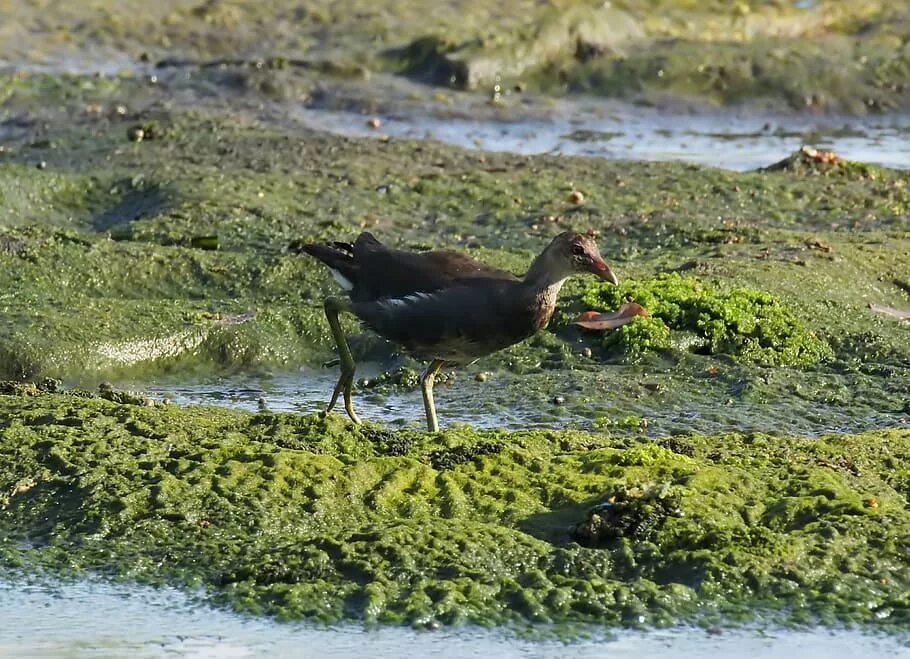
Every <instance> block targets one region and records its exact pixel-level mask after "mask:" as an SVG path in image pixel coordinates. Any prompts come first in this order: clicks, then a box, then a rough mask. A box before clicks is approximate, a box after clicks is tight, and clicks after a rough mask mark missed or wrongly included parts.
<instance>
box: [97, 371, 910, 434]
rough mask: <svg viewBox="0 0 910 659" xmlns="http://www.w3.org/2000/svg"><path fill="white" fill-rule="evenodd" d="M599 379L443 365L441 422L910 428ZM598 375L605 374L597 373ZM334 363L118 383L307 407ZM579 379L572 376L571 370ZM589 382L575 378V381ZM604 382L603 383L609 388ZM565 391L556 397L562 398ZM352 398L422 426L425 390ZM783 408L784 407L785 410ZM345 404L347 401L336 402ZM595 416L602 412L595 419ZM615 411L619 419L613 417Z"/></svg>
mask: <svg viewBox="0 0 910 659" xmlns="http://www.w3.org/2000/svg"><path fill="white" fill-rule="evenodd" d="M380 370H381V369H380V367H379V365H378V364H375V363H367V364H364V365H362V366H361V367H360V368H359V370H358V377H364V376H365V377H367V378H372V377H375V376H376V375H377V374H378V373H379V372H380ZM602 371H603V372H604V373H605V375H604V376H602V377H603V383H602V384H600V386H599V390H598V391H597V392H590V393H589V392H586V391H585V386H593V385H591V384H590V383H591V382H592V381H591V380H590V379H586V380H581V376H577V375H576V376H574V377H573V376H566V375H565V374H560V373H559V372H555V373H551V374H532V375H525V376H520V377H517V376H514V375H512V374H509V373H502V372H497V373H493V374H492V375H491V376H490V379H489V380H487V381H486V382H477V381H475V379H474V373H473V371H468V370H453V371H444V374H452V375H454V377H453V378H452V379H450V380H449V381H448V382H441V383H437V385H436V388H435V398H436V406H437V410H438V412H439V418H440V423H441V424H442V426H443V427H445V426H449V425H452V424H455V423H467V424H470V425H471V426H473V427H476V428H507V429H513V430H518V429H528V428H565V427H576V428H583V429H591V428H596V427H599V426H607V427H608V428H609V431H610V432H611V433H614V434H615V433H617V432H619V433H622V432H629V433H635V434H642V432H643V431H642V429H640V428H637V427H634V428H632V427H625V426H622V425H619V426H617V425H616V421H617V420H620V419H622V418H625V417H630V416H631V417H635V416H640V417H643V418H646V419H647V434H648V435H651V436H663V435H668V434H675V433H683V434H688V433H690V432H693V431H694V430H697V431H698V432H702V433H721V432H750V431H757V432H772V433H773V432H786V433H787V434H802V435H809V436H812V435H820V434H824V433H829V432H860V431H864V430H871V429H874V428H885V427H898V428H901V427H903V428H910V414H907V413H905V412H903V411H901V410H898V409H880V410H875V409H869V410H868V411H867V412H866V413H865V414H861V415H857V413H856V410H855V409H853V408H852V407H851V406H844V405H842V404H840V403H838V402H837V401H836V400H835V401H831V402H830V403H825V402H821V401H819V400H817V399H815V398H809V399H806V400H796V399H794V398H792V397H791V398H789V399H788V400H787V401H780V402H781V403H784V402H785V403H786V405H785V407H780V408H778V413H777V414H769V413H768V410H769V405H770V406H771V407H772V408H773V407H774V403H775V401H774V400H773V399H770V400H769V399H768V398H765V397H760V398H757V399H754V400H753V399H749V398H747V397H746V398H742V399H738V400H732V399H728V396H729V394H728V392H727V388H728V386H729V384H728V383H726V382H724V381H716V382H711V381H704V384H703V385H702V387H703V389H704V391H703V394H704V395H705V396H706V400H707V401H711V400H714V401H724V400H726V401H727V402H726V403H725V404H722V405H717V404H716V403H715V404H705V402H704V401H695V400H692V401H690V402H689V403H688V404H684V405H680V404H676V403H675V402H673V403H667V404H661V403H660V402H656V401H655V399H653V398H652V397H642V396H641V395H640V394H639V393H637V391H638V388H637V387H636V388H632V387H628V386H627V387H625V388H623V383H637V382H639V381H642V380H644V381H648V382H668V383H669V384H668V386H670V387H672V386H673V385H672V382H673V378H674V375H673V374H671V373H659V372H655V373H650V374H643V373H642V372H641V370H640V369H638V368H637V367H635V366H626V365H609V366H606V367H604V368H603V369H602ZM598 377H600V376H598ZM336 378H337V371H336V370H335V369H302V370H300V371H297V372H293V373H276V374H271V375H236V376H231V377H225V378H213V379H210V380H199V379H197V380H192V379H183V380H181V381H179V382H167V381H159V382H137V381H117V382H115V383H114V385H115V387H116V388H118V389H125V390H130V391H137V392H139V393H142V394H143V395H146V396H149V397H151V398H153V399H157V400H168V401H170V402H172V403H176V404H180V405H217V406H221V407H230V408H234V409H241V410H247V411H251V412H256V411H271V412H297V413H304V414H311V413H314V412H319V411H322V410H323V409H325V405H326V403H327V402H328V399H329V397H330V396H331V393H332V389H333V388H334V386H335V380H336ZM573 379H574V380H576V382H573V381H572V380H573ZM578 381H580V382H586V383H588V385H579V384H578V383H577V382H578ZM605 392H606V393H605ZM557 398H560V399H561V400H560V402H558V403H557V402H556V399H557ZM354 407H355V409H356V410H357V412H358V414H359V415H360V416H361V418H363V419H365V420H369V421H374V422H382V423H385V424H388V425H390V426H393V427H405V428H412V429H423V428H424V411H423V399H422V398H421V395H420V392H419V390H413V391H405V390H402V389H398V388H396V389H394V390H393V391H392V392H391V393H388V394H385V393H380V392H377V391H374V390H370V389H365V388H363V387H355V391H354ZM784 410H786V411H784ZM336 411H337V412H338V413H339V414H343V411H342V409H341V406H340V405H339V408H338V409H337V410H336ZM598 418H600V419H601V421H598ZM611 420H612V422H613V423H610V421H611Z"/></svg>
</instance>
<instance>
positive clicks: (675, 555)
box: [0, 387, 910, 628]
mask: <svg viewBox="0 0 910 659" xmlns="http://www.w3.org/2000/svg"><path fill="white" fill-rule="evenodd" d="M7 391H10V392H14V391H16V389H15V388H10V387H7ZM19 391H20V392H21V393H20V395H5V396H2V397H0V406H2V411H3V416H2V418H3V419H4V421H3V429H2V433H3V434H2V437H3V445H4V449H5V450H4V451H3V453H2V454H0V479H2V482H3V484H4V493H5V494H4V500H3V502H2V505H3V514H2V517H0V524H2V531H3V537H4V538H6V541H5V542H4V543H3V545H2V549H0V551H2V557H3V562H4V563H5V564H6V565H12V566H17V567H20V568H26V569H35V568H36V567H42V568H45V569H52V570H54V571H63V572H64V573H68V574H69V573H73V572H76V573H78V572H80V571H83V570H96V571H101V572H102V573H106V574H111V575H116V576H118V577H121V578H129V579H134V580H140V581H145V582H150V583H173V584H180V585H183V586H187V587H201V588H203V589H204V590H205V592H206V593H207V594H208V595H209V596H210V597H212V598H213V600H214V601H216V602H225V603H228V604H230V605H231V606H233V607H234V608H236V609H237V610H240V611H246V612H250V613H256V614H261V613H266V614H270V615H274V616H278V617H279V618H282V619H289V618H301V617H306V618H315V619H317V620H326V621H333V620H338V619H341V618H357V619H365V620H368V621H380V622H398V621H403V622H408V623H410V624H413V625H436V624H440V623H441V624H453V623H459V622H467V621H471V622H480V623H484V624H489V623H493V622H506V621H520V620H528V621H536V622H597V623H599V624H606V625H609V624H618V623H624V624H632V625H644V624H647V625H650V624H668V623H671V622H673V621H678V620H680V619H694V620H698V621H703V622H705V621H706V622H713V621H716V620H718V619H722V618H724V617H726V616H733V617H744V616H748V615H749V614H750V612H752V611H753V610H754V609H755V608H756V607H760V608H762V609H766V610H768V611H770V612H771V613H772V614H773V615H776V616H779V617H781V618H782V619H785V620H795V621H799V622H812V621H814V620H822V621H824V622H828V623H835V622H855V623H868V624H874V625H883V626H887V627H891V626H894V627H897V628H905V627H906V625H907V621H908V615H910V608H908V602H907V599H906V598H907V589H906V584H907V583H908V578H910V574H908V571H910V565H908V563H907V559H906V557H907V551H908V543H910V517H908V515H910V513H908V510H907V502H906V494H907V493H906V489H907V483H908V470H907V464H908V463H907V461H908V458H910V455H908V453H910V433H908V431H906V430H903V431H897V430H891V431H879V432H869V433H863V434H857V435H833V436H826V437H821V438H818V439H813V440H807V439H803V438H798V437H779V436H774V437H772V436H765V435H760V434H748V435H738V434H730V435H720V436H712V437H706V436H699V435H689V436H685V437H676V438H673V439H668V440H662V441H657V442H655V441H649V440H643V439H635V438H632V439H619V438H615V437H611V436H609V435H605V434H585V433H577V432H575V433H573V432H541V431H538V432H518V433H511V434H507V433H502V432H496V431H491V432H476V431H471V430H469V429H467V428H460V429H457V430H453V431H448V432H445V433H443V434H442V435H439V436H437V435H432V434H428V433H417V432H392V431H389V430H384V429H382V428H378V427H373V426H365V427H352V426H350V425H349V424H347V423H345V422H344V421H342V420H341V419H339V418H337V417H329V418H321V417H319V416H318V415H311V416H298V415H286V414H250V413H245V412H232V411H228V410H220V411H216V410H214V409H212V408H204V407H196V408H180V407H175V406H164V407H162V406H153V407H148V406H145V405H141V404H123V403H117V402H113V401H110V400H106V399H102V398H97V397H87V396H85V395H73V394H50V393H36V392H34V391H27V390H22V389H21V388H20V389H19ZM30 394H31V395H30Z"/></svg>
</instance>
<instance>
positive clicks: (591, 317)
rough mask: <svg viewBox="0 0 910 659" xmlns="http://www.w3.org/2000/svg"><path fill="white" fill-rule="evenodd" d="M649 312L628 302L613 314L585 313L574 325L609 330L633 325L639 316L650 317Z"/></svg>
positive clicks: (636, 304) (635, 303) (638, 305)
mask: <svg viewBox="0 0 910 659" xmlns="http://www.w3.org/2000/svg"><path fill="white" fill-rule="evenodd" d="M650 315H651V314H650V313H648V310H647V309H645V308H644V307H643V306H641V305H640V304H638V303H637V302H627V303H626V304H624V305H622V306H621V307H620V308H619V309H618V310H617V311H614V312H612V313H598V312H596V311H585V312H584V313H583V314H581V315H580V316H579V317H578V318H576V319H575V320H574V321H573V323H574V324H575V325H578V326H579V327H584V328H585V329H589V330H597V331H603V330H609V329H616V328H617V327H622V326H623V325H625V324H627V323H631V322H632V321H633V320H635V318H636V317H637V316H650Z"/></svg>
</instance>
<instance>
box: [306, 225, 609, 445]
mask: <svg viewBox="0 0 910 659" xmlns="http://www.w3.org/2000/svg"><path fill="white" fill-rule="evenodd" d="M292 249H296V250H297V251H302V252H306V253H307V254H310V255H312V256H314V257H316V258H317V259H319V260H320V261H322V262H323V263H324V264H325V265H326V266H328V268H329V270H330V272H331V273H332V276H333V277H334V278H335V280H336V281H337V282H338V283H339V284H340V285H341V287H342V288H344V289H345V291H346V292H347V294H348V299H342V298H338V297H328V298H326V300H325V315H326V318H327V319H328V321H329V326H330V327H331V330H332V336H333V337H334V338H335V343H336V344H337V346H338V356H339V358H340V361H341V376H340V377H339V378H338V383H337V384H336V385H335V391H334V392H333V393H332V400H331V401H330V402H329V405H328V408H327V409H326V413H328V412H330V411H331V410H332V409H333V408H334V407H335V403H336V402H337V401H338V396H339V394H343V395H344V408H345V410H346V411H347V413H348V416H350V417H351V420H353V421H354V422H355V423H359V422H360V419H358V418H357V414H356V413H355V412H354V407H353V404H352V403H351V387H352V384H353V382H354V368H355V367H354V359H353V357H352V356H351V350H350V348H349V347H348V344H347V339H346V338H345V335H344V332H343V331H342V329H341V324H340V323H339V321H338V314H339V313H340V312H342V311H345V312H348V313H352V314H354V315H355V316H357V317H358V318H359V319H360V320H361V321H363V323H364V324H365V325H366V326H367V327H369V328H370V329H372V330H373V331H374V332H376V333H377V334H379V335H380V336H381V337H383V338H385V339H387V340H389V341H392V342H393V343H398V344H400V345H402V346H403V347H404V348H405V349H407V350H408V351H409V352H411V353H412V354H414V355H416V356H419V357H424V358H428V359H430V360H431V361H430V364H429V366H427V368H426V370H425V371H424V372H423V375H422V376H421V378H420V384H421V390H422V392H423V404H424V409H425V411H426V417H427V427H428V428H429V429H430V431H433V432H435V431H437V430H439V423H438V422H437V420H436V407H435V405H434V402H433V383H434V381H435V379H436V374H437V373H438V372H439V369H440V368H442V367H443V366H444V365H445V364H449V363H451V364H462V363H470V362H473V361H474V360H476V359H477V358H478V357H482V356H484V355H488V354H490V353H492V352H496V351H497V350H501V349H503V348H506V347H508V346H510V345H513V344H515V343H518V342H519V341H523V340H524V339H526V338H528V337H530V336H531V335H533V334H534V333H535V332H537V331H538V330H540V329H542V328H544V327H546V326H547V323H548V322H549V321H550V317H551V316H552V315H553V310H554V309H555V308H556V297H557V295H558V294H559V289H560V288H561V287H562V285H563V283H565V281H566V279H568V278H569V277H571V276H572V275H575V274H579V273H585V272H587V273H593V274H595V275H597V276H598V277H600V278H601V279H604V280H606V281H609V282H612V283H613V284H616V283H617V279H616V275H614V274H613V272H612V271H611V270H610V268H609V267H608V266H607V264H606V263H604V260H603V259H602V258H601V256H600V253H599V251H598V249H597V245H596V244H595V243H594V240H593V239H592V237H591V236H589V235H585V234H580V233H573V232H571V231H567V232H565V233H561V234H559V235H558V236H556V237H555V238H554V239H553V240H552V241H551V242H550V244H549V245H547V247H546V249H544V251H543V252H542V253H541V254H540V256H538V257H537V258H536V259H534V262H533V263H531V267H530V268H528V272H527V273H526V274H525V276H524V277H520V278H519V277H516V276H515V275H513V274H512V273H511V272H506V271H505V270H500V269H498V268H493V267H491V266H488V265H486V264H484V263H481V262H479V261H476V260H474V259H472V258H469V257H467V256H464V255H463V254H458V253H455V252H448V251H432V252H407V251H403V250H397V249H392V248H390V247H386V246H385V245H383V244H382V243H381V242H379V241H378V240H377V239H376V238H375V237H373V235H372V234H370V233H367V232H363V233H361V234H360V236H358V237H357V240H356V241H355V242H354V243H353V244H351V243H345V242H333V243H328V244H299V243H298V244H297V245H296V247H294V246H292Z"/></svg>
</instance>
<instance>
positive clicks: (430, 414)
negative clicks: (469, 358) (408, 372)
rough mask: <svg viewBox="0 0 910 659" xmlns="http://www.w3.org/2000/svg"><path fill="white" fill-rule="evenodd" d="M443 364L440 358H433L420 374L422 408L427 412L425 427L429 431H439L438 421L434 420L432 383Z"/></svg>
mask: <svg viewBox="0 0 910 659" xmlns="http://www.w3.org/2000/svg"><path fill="white" fill-rule="evenodd" d="M443 365H445V362H444V361H443V360H441V359H434V360H433V361H431V362H430V365H429V366H427V370H425V371H424V372H423V375H421V376H420V390H421V391H422V392H423V409H424V411H425V412H426V414H427V428H428V429H429V431H430V432H439V422H438V421H437V420H436V404H435V403H434V402H433V384H434V383H435V382H436V374H437V373H439V369H441V368H442V367H443Z"/></svg>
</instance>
